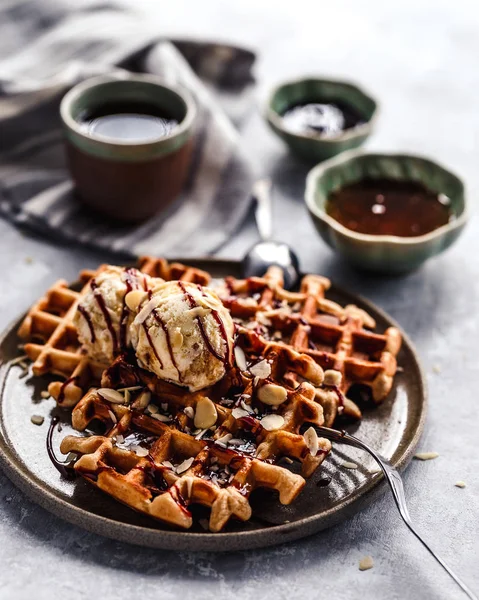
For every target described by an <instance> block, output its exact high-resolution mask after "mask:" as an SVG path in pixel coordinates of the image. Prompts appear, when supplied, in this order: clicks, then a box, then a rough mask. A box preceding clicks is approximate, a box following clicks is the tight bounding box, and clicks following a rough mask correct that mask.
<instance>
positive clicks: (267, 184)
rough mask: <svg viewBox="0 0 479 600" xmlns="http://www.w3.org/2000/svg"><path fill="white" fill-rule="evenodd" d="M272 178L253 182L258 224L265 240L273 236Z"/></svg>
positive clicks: (261, 235) (260, 233)
mask: <svg viewBox="0 0 479 600" xmlns="http://www.w3.org/2000/svg"><path fill="white" fill-rule="evenodd" d="M271 185H272V184H271V179H269V178H264V179H259V180H258V181H256V182H255V183H254V184H253V196H254V198H255V199H256V210H255V217H256V225H257V226H258V231H259V235H260V237H261V239H262V240H263V242H267V241H268V240H270V239H271V238H272V237H273V210H272V204H271Z"/></svg>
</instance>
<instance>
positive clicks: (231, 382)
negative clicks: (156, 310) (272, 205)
mask: <svg viewBox="0 0 479 600" xmlns="http://www.w3.org/2000/svg"><path fill="white" fill-rule="evenodd" d="M106 267H107V266H106V265H103V266H102V267H100V268H99V269H98V270H97V271H96V272H91V271H85V272H83V273H82V274H81V283H82V285H83V287H82V289H81V290H80V291H79V292H77V291H73V290H71V289H70V288H68V286H67V284H66V282H64V281H59V282H57V283H56V284H55V285H54V286H53V287H52V288H51V289H50V290H49V291H48V292H47V293H46V295H45V296H44V297H43V298H41V299H40V300H39V302H38V303H37V304H36V305H35V306H33V307H32V309H31V310H30V311H29V313H28V315H27V316H26V318H25V319H24V321H23V323H22V325H21V327H20V330H19V335H20V337H21V338H23V339H25V340H27V343H26V344H25V352H26V354H27V355H28V357H29V358H30V359H31V360H32V361H33V372H34V374H35V375H44V374H47V373H48V374H51V375H53V376H59V377H60V378H61V380H55V381H53V382H52V383H50V385H49V388H48V391H49V393H50V394H51V395H52V396H53V397H54V398H55V399H56V400H57V402H58V403H59V404H60V405H62V406H69V407H74V409H73V413H72V424H73V426H74V428H75V429H77V430H78V431H84V430H85V429H86V428H88V427H89V426H90V424H91V423H92V422H93V421H100V422H102V423H103V426H104V430H105V431H104V433H103V434H102V435H96V434H95V435H89V436H88V437H82V436H68V437H67V438H65V439H64V440H63V442H62V444H61V450H62V452H64V453H69V452H72V453H74V455H75V456H76V459H75V461H74V466H73V468H74V470H75V472H76V473H77V474H79V475H81V476H82V477H84V478H85V479H86V480H87V481H89V482H90V483H92V484H93V485H95V486H97V487H98V488H100V489H101V490H103V491H105V492H107V493H108V494H110V495H111V496H112V497H114V498H115V499H117V500H119V501H120V502H123V503H125V504H127V505H128V506H130V507H131V508H133V509H135V510H138V511H140V512H142V513H145V514H147V515H149V516H151V517H153V518H156V519H159V520H161V521H163V522H166V523H168V524H171V525H174V526H179V527H183V528H189V527H190V526H191V525H192V516H191V513H190V510H189V506H190V505H194V504H201V505H204V506H207V507H209V508H210V509H211V513H210V521H209V527H210V529H211V530H212V531H219V530H221V529H222V528H223V527H224V526H225V524H226V523H227V522H228V520H229V519H230V518H231V517H235V518H238V519H241V520H247V519H249V518H250V516H251V506H250V504H249V496H250V494H251V493H252V492H253V491H254V490H255V489H257V488H259V487H265V488H269V489H271V490H276V491H277V492H278V493H279V499H280V502H282V503H283V504H289V503H290V502H292V501H293V500H294V498H295V497H296V496H297V495H298V493H299V492H300V491H301V489H302V488H303V486H304V484H305V479H304V478H305V477H306V478H307V477H310V476H311V475H312V474H313V473H314V471H315V470H316V469H317V468H318V466H319V465H320V464H321V462H322V461H323V460H324V458H325V457H326V456H327V454H328V453H329V451H330V448H331V444H330V442H329V441H328V440H325V439H321V438H318V436H317V434H316V432H315V430H314V425H323V424H325V425H328V426H329V425H331V424H332V423H333V422H334V421H335V419H336V417H337V416H338V415H341V414H344V415H347V416H349V417H354V418H357V419H358V418H360V417H361V413H360V411H359V408H358V407H357V406H356V404H355V403H354V402H353V401H352V400H351V399H350V398H348V393H349V392H350V390H351V388H352V387H353V386H354V385H355V384H359V385H361V386H367V387H368V388H369V389H370V391H371V395H372V397H373V399H374V400H375V401H376V402H381V401H382V400H383V399H384V398H385V397H386V395H387V394H388V392H389V391H390V389H391V385H392V381H393V377H394V374H395V372H396V368H397V367H396V358H395V357H396V355H397V353H398V351H399V348H400V344H401V337H400V334H399V332H398V331H397V330H396V329H395V328H389V329H388V330H387V331H386V332H385V333H384V334H377V333H374V332H373V331H371V330H372V329H373V328H374V327H375V323H374V320H373V319H372V318H371V317H370V316H369V315H368V314H367V313H366V312H364V311H363V310H361V309H359V308H358V307H355V306H346V307H344V308H343V307H341V306H340V305H338V304H336V303H334V302H332V301H330V300H328V299H326V298H325V293H326V291H327V290H328V288H329V285H330V284H329V281H328V280H327V279H325V278H323V277H319V276H315V275H308V276H306V277H304V278H303V280H302V283H301V287H300V290H299V292H289V291H287V290H285V289H284V286H283V277H282V272H281V270H280V269H278V268H276V267H271V268H270V269H269V270H268V272H267V273H266V274H265V276H264V277H259V278H250V279H247V280H241V279H235V278H232V277H228V278H226V279H225V280H220V281H217V282H214V281H211V278H210V276H209V274H208V273H206V272H204V271H201V270H198V269H196V268H192V267H188V266H185V265H181V264H179V263H172V264H169V263H168V262H167V261H165V260H164V259H154V258H151V257H144V258H142V259H140V261H139V265H138V268H139V269H140V270H141V271H142V272H143V273H146V274H148V275H150V276H153V277H160V278H162V279H164V280H182V281H186V282H192V283H196V284H198V285H207V284H208V285H214V286H215V288H216V292H217V293H218V295H219V296H220V298H221V300H222V301H223V303H224V304H225V306H226V307H227V308H228V309H229V310H230V312H231V315H232V317H233V318H234V321H235V323H236V333H237V335H236V341H235V352H234V354H235V364H234V366H233V367H232V368H230V369H228V371H227V374H226V375H225V377H223V379H222V380H220V381H219V382H218V383H217V384H215V385H214V386H212V387H210V388H206V389H202V390H200V391H198V392H190V391H189V390H188V389H186V388H182V387H179V386H175V385H173V384H170V383H167V382H165V381H162V380H160V379H158V378H157V377H156V376H155V375H154V374H152V373H150V372H148V371H145V370H143V369H140V368H139V367H138V365H137V363H136V360H135V357H134V356H131V355H129V354H128V352H124V353H123V354H121V355H120V356H118V357H117V358H116V359H115V360H114V362H113V363H112V364H101V363H97V362H95V361H93V360H91V358H89V357H88V356H87V355H86V354H85V352H84V350H82V348H81V346H80V343H79V341H78V336H77V332H76V329H75V326H74V324H73V317H74V315H75V311H76V308H77V305H78V303H79V302H80V301H81V299H82V298H83V296H84V295H85V294H86V292H87V290H88V287H87V286H88V283H89V282H90V280H91V279H92V277H96V276H98V275H99V273H101V271H102V270H103V269H105V268H106ZM205 412H206V413H208V412H209V414H210V416H211V414H212V413H213V414H214V417H215V418H214V425H211V424H209V425H207V426H204V427H203V426H202V425H201V418H200V417H201V415H204V413H205ZM284 461H287V462H288V461H289V462H291V461H293V462H294V461H296V462H298V463H300V465H301V474H297V473H293V472H292V471H290V470H289V469H288V468H286V466H285V464H284Z"/></svg>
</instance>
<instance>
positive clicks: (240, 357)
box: [235, 346, 248, 371]
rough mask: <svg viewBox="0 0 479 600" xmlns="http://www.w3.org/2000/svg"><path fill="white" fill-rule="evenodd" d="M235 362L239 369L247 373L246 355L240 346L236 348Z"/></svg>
mask: <svg viewBox="0 0 479 600" xmlns="http://www.w3.org/2000/svg"><path fill="white" fill-rule="evenodd" d="M235 360H236V364H237V365H238V368H239V369H240V370H241V371H246V369H247V368H248V366H247V364H246V355H245V353H244V351H243V348H240V347H239V346H235Z"/></svg>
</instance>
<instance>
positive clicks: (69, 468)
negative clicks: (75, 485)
mask: <svg viewBox="0 0 479 600" xmlns="http://www.w3.org/2000/svg"><path fill="white" fill-rule="evenodd" d="M59 420H60V419H59V418H58V417H52V420H51V422H50V427H49V428H48V433H47V453H48V457H49V459H50V460H51V461H52V463H53V466H54V467H55V469H57V471H59V472H60V474H61V475H62V476H63V477H65V479H75V477H76V473H75V469H74V468H73V465H74V464H75V461H71V462H68V463H66V462H62V461H61V460H58V458H57V457H56V456H55V452H54V451H53V442H52V440H53V430H54V429H55V427H56V425H57V424H58V422H59Z"/></svg>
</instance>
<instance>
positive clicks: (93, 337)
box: [78, 304, 96, 344]
mask: <svg viewBox="0 0 479 600" xmlns="http://www.w3.org/2000/svg"><path fill="white" fill-rule="evenodd" d="M78 312H79V313H80V314H81V315H82V316H83V318H84V319H85V321H86V322H87V325H88V328H89V329H90V339H91V343H92V344H94V343H95V341H96V335H95V328H94V327H93V322H92V320H91V317H90V314H89V313H88V311H87V310H86V308H84V307H83V306H82V305H81V304H79V305H78Z"/></svg>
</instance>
